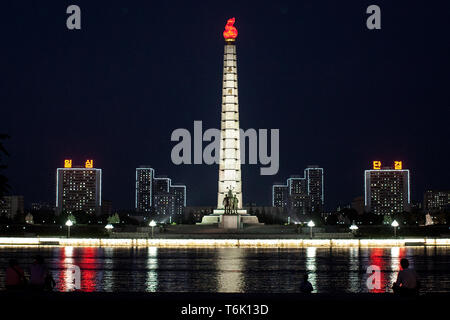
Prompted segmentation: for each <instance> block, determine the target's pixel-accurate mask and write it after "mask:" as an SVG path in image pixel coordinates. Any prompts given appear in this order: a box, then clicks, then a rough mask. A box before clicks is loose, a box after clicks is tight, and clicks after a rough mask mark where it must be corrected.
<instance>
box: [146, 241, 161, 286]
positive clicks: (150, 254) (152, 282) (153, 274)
mask: <svg viewBox="0 0 450 320" xmlns="http://www.w3.org/2000/svg"><path fill="white" fill-rule="evenodd" d="M147 270H148V271H147V279H146V281H145V286H146V291H147V292H156V291H157V289H158V248H157V247H149V248H148V250H147Z"/></svg>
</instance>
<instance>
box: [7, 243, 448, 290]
mask: <svg viewBox="0 0 450 320" xmlns="http://www.w3.org/2000/svg"><path fill="white" fill-rule="evenodd" d="M37 254H40V255H42V256H44V258H45V260H46V262H47V264H48V266H49V269H50V271H51V272H52V274H53V275H54V278H55V280H56V283H57V286H56V290H59V291H70V290H73V287H74V286H73V281H72V279H73V277H72V274H71V271H72V270H71V269H70V267H71V266H72V265H78V266H79V267H80V269H81V290H83V291H108V292H115V291H138V292H141V291H146V292H299V285H300V283H301V281H302V276H303V274H304V273H305V272H307V273H308V274H309V281H310V282H311V283H312V284H313V286H314V289H315V291H314V292H319V293H320V292H333V291H335V292H343V291H347V292H368V291H369V290H368V288H367V286H366V280H367V277H368V275H367V274H366V270H367V268H368V267H369V266H370V265H377V266H379V267H380V268H381V274H380V276H381V288H380V289H375V290H372V291H371V292H385V291H386V290H387V291H391V287H392V283H393V282H394V281H395V280H396V277H397V272H398V270H399V269H400V265H399V264H400V260H401V259H402V258H403V257H406V258H408V260H409V262H410V265H411V267H413V268H415V269H416V271H417V273H418V275H419V277H420V278H421V280H422V281H421V282H422V284H423V290H424V291H429V292H430V291H432V292H450V275H449V271H448V270H450V247H439V248H424V247H407V248H405V247H393V248H333V249H330V248H320V247H319V248H315V247H310V248H300V249H262V248H259V249H254V248H217V249H213V248H209V249H201V248H198V249H167V248H154V247H150V248H139V249H138V248H134V249H131V248H96V247H23V248H22V247H21V248H13V247H0V289H4V274H5V269H6V267H7V265H8V260H9V259H10V258H12V257H14V258H16V259H18V260H19V262H20V264H21V266H22V267H23V268H24V270H25V272H26V273H27V275H29V267H30V265H31V263H32V261H33V257H34V256H35V255H37Z"/></svg>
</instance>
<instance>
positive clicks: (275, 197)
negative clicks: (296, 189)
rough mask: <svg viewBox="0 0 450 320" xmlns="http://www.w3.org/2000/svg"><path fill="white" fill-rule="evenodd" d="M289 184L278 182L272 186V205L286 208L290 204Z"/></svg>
mask: <svg viewBox="0 0 450 320" xmlns="http://www.w3.org/2000/svg"><path fill="white" fill-rule="evenodd" d="M288 195H289V192H288V186H287V184H282V183H281V182H276V183H274V185H273V186H272V206H273V207H279V208H285V207H287V205H288V201H289V199H288Z"/></svg>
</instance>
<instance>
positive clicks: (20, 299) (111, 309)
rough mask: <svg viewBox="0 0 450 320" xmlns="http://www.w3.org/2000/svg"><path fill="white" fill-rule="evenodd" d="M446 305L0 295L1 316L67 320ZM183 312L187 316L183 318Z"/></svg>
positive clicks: (252, 297)
mask: <svg viewBox="0 0 450 320" xmlns="http://www.w3.org/2000/svg"><path fill="white" fill-rule="evenodd" d="M449 303H450V294H426V295H421V296H418V297H398V296H395V295H393V294H332V295H331V294H330V295H328V294H312V295H303V294H275V293H273V294H267V293H264V294H234V293H231V294H226V293H213V294H211V293H83V292H72V293H59V292H54V293H33V292H25V293H23V292H0V307H1V310H2V315H4V316H5V315H6V314H5V311H6V310H8V311H13V312H14V310H15V312H14V314H16V315H19V314H24V313H25V314H26V315H28V316H31V317H37V318H41V317H43V318H55V319H56V318H58V319H64V318H67V317H69V316H70V318H71V319H77V318H80V319H81V318H86V319H92V318H94V317H95V318H97V317H98V318H99V319H100V318H101V319H106V318H108V319H109V318H119V316H120V318H122V319H123V318H124V319H131V318H134V319H136V318H146V319H301V318H319V319H323V318H324V317H325V318H330V319H331V318H333V319H336V317H338V318H341V317H345V318H348V319H364V318H374V317H376V318H378V319H390V318H392V317H403V318H404V317H412V316H417V315H418V314H419V313H422V315H423V312H427V313H429V315H430V316H431V315H432V314H434V315H438V314H441V315H444V314H445V312H447V310H448V305H449ZM227 305H228V307H227ZM241 306H242V307H241ZM264 306H267V307H264ZM198 307H214V308H215V311H214V313H213V315H212V316H211V314H210V313H208V314H201V315H199V314H193V313H196V312H195V311H198V310H199V309H197V308H198ZM186 310H190V311H189V312H190V313H191V315H186V314H183V311H186ZM204 310H206V308H203V309H202V311H204ZM441 312H442V313H441ZM261 313H264V314H261Z"/></svg>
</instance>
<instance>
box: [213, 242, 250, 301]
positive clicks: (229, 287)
mask: <svg viewBox="0 0 450 320" xmlns="http://www.w3.org/2000/svg"><path fill="white" fill-rule="evenodd" d="M244 261H245V250H241V249H238V248H236V249H234V248H219V249H217V263H216V269H217V274H218V276H217V292H242V289H243V284H244V281H243V266H244Z"/></svg>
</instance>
